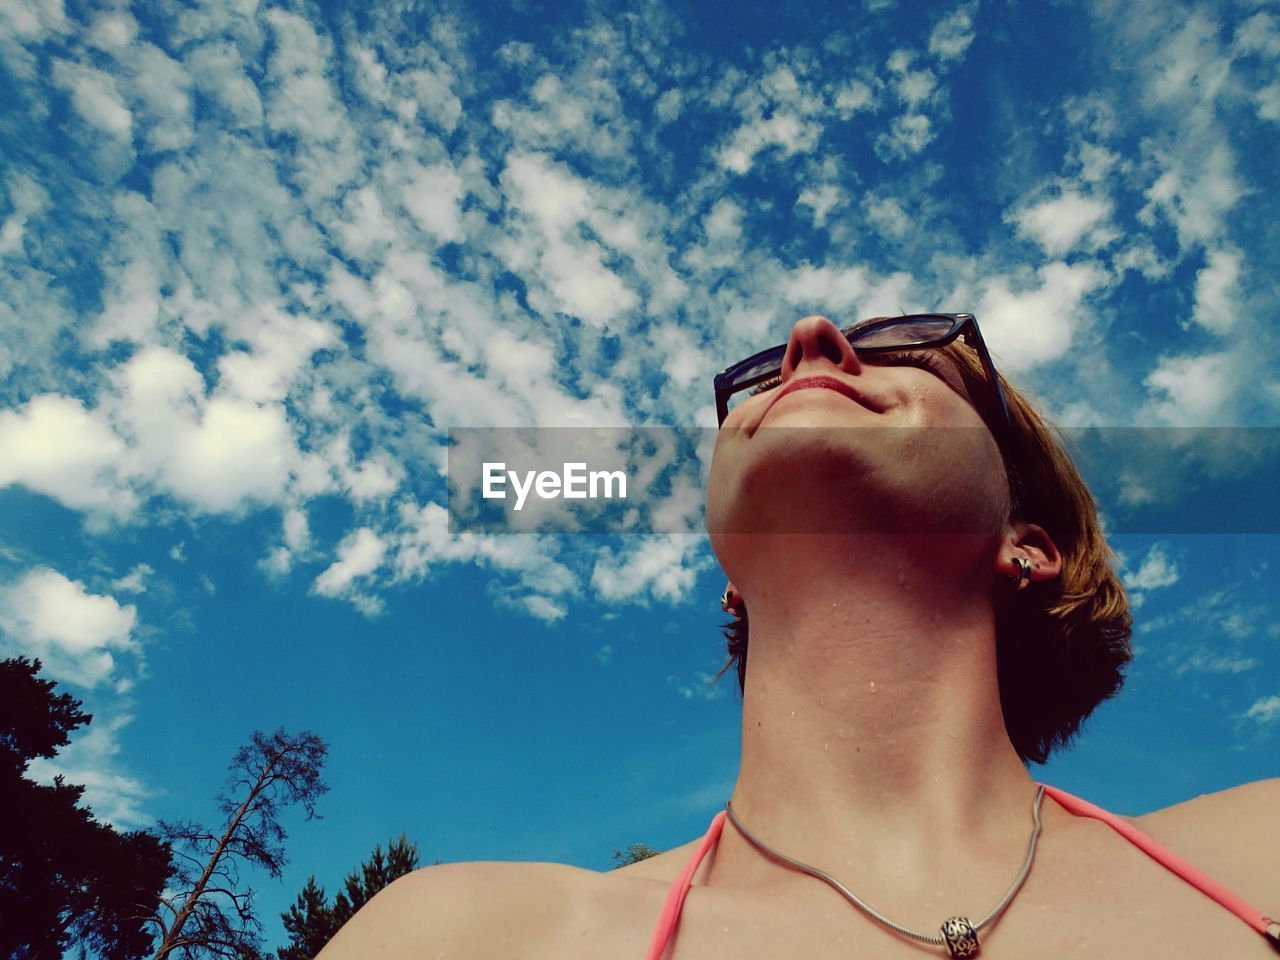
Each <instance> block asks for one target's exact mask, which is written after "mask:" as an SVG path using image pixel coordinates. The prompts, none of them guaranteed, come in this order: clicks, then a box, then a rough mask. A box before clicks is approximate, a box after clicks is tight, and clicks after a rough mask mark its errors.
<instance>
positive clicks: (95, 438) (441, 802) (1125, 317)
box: [0, 0, 1280, 945]
mask: <svg viewBox="0 0 1280 960" xmlns="http://www.w3.org/2000/svg"><path fill="white" fill-rule="evenodd" d="M73 6H74V9H71V8H68V7H64V5H63V3H62V2H61V0H0V80H2V82H3V84H4V89H5V91H6V94H5V97H4V98H3V101H2V102H0V145H2V146H0V149H2V150H3V165H2V167H0V652H2V653H3V654H5V655H12V654H13V653H24V654H27V655H32V656H40V657H41V658H42V659H43V660H44V661H45V664H46V671H47V672H48V674H49V675H51V676H53V677H55V678H57V679H58V680H59V681H60V682H61V683H62V684H63V685H64V686H65V688H66V689H67V690H69V691H71V692H73V693H74V694H75V695H76V696H78V697H81V698H82V699H84V700H85V701H86V703H87V704H88V706H89V707H90V708H91V709H92V711H93V713H94V717H95V719H94V722H93V724H92V726H91V727H90V728H88V730H87V731H86V732H85V734H84V735H82V736H81V737H80V738H79V739H78V740H77V741H76V742H75V743H74V744H73V746H72V747H71V748H70V749H68V750H67V751H65V752H64V754H63V756H62V757H61V758H60V759H59V761H58V762H57V764H56V765H53V764H45V765H43V766H41V767H40V768H39V772H40V774H41V775H42V776H52V775H53V773H54V772H56V771H57V770H62V771H65V772H66V773H67V774H68V776H69V777H71V778H72V779H73V780H74V781H75V782H81V783H85V784H87V785H88V787H89V792H88V797H89V799H90V800H91V801H92V803H93V805H94V809H95V810H96V811H97V812H98V813H99V814H100V815H101V816H103V817H106V818H109V819H110V820H112V821H113V822H115V823H117V824H120V825H121V826H127V827H134V826H142V825H146V824H148V823H151V822H153V820H154V819H155V818H157V817H179V816H181V817H201V816H209V815H211V814H212V806H211V800H212V795H213V793H214V792H215V791H216V789H217V787H218V785H219V783H220V781H221V777H222V772H223V769H224V766H225V763H226V762H227V760H228V759H229V758H230V756H231V754H232V753H233V752H234V750H235V748H236V746H237V745H238V744H239V743H241V742H243V741H244V740H245V739H246V738H247V737H248V735H249V733H250V732H251V731H252V730H253V729H254V728H255V727H261V728H266V729H274V728H275V727H276V726H278V725H280V724H284V725H286V726H289V727H291V728H294V729H298V728H302V727H308V728H311V729H314V730H315V731H316V732H317V733H319V734H321V735H322V736H324V737H325V738H326V739H328V740H329V741H330V742H331V744H332V745H333V755H332V760H331V763H330V768H329V780H330V782H331V784H332V786H333V791H332V793H331V794H330V795H329V796H328V797H326V799H325V800H324V801H323V803H322V805H321V812H322V813H323V814H324V816H325V820H324V821H322V822H320V823H311V824H298V825H296V827H295V829H294V837H293V844H292V848H291V849H292V851H293V856H294V864H293V866H292V867H291V868H290V871H289V872H288V874H287V875H286V878H285V882H284V883H282V884H274V883H268V884H266V885H264V887H263V894H262V901H261V902H262V905H263V909H264V912H265V913H267V914H268V920H269V921H270V920H271V917H272V915H273V914H274V913H276V912H278V911H279V910H280V909H282V908H283V907H284V906H285V905H286V904H287V902H289V901H290V900H291V899H292V897H293V895H294V893H296V891H297V890H298V888H299V887H300V886H301V883H302V881H303V880H304V879H305V877H306V875H307V874H308V873H312V872H315V873H317V874H318V875H319V876H320V879H321V881H322V882H324V883H326V884H328V885H329V886H330V887H331V888H332V886H333V884H335V883H336V881H337V880H338V878H339V877H340V875H341V874H342V873H343V872H345V870H347V869H348V868H350V867H351V866H353V865H354V864H355V863H356V862H357V861H358V860H359V859H361V858H362V857H363V856H364V855H365V854H366V853H367V852H368V851H369V849H370V848H371V847H372V846H373V844H374V843H375V842H377V841H385V840H386V839H388V838H389V837H392V836H395V835H398V834H399V833H400V832H401V831H407V832H408V833H409V834H410V835H411V836H412V837H413V838H415V839H417V840H418V841H419V843H420V844H421V845H422V847H423V852H424V856H425V857H426V859H427V861H428V862H430V861H431V860H433V859H437V858H440V859H445V860H452V859H555V860H563V861H566V862H571V863H576V864H579V865H581V866H587V867H591V868H593V869H603V868H604V867H606V866H607V865H608V862H609V854H610V852H611V851H612V850H613V849H615V848H620V847H624V846H626V845H628V844H630V843H632V842H635V841H638V840H644V841H647V842H649V843H652V844H655V845H658V846H671V845H675V844H677V843H682V842H685V841H686V840H688V839H691V838H692V837H693V836H694V835H695V834H696V833H698V832H700V831H701V830H702V829H703V828H704V827H705V824H706V822H707V820H708V819H709V818H710V816H711V815H712V814H713V813H714V812H715V810H716V809H717V807H718V806H719V805H720V804H722V803H723V800H724V799H725V798H726V796H727V795H728V791H729V789H730V787H731V785H732V781H733V777H734V774H735V772H736V750H737V729H736V720H737V711H738V701H737V698H736V693H734V692H733V691H732V690H730V689H728V684H727V683H725V684H721V685H720V686H716V687H710V686H708V685H707V683H706V680H707V678H708V676H709V675H710V674H712V673H714V672H715V670H716V669H717V668H718V667H719V665H720V663H721V662H722V660H723V644H722V642H721V640H720V638H719V634H718V629H717V628H718V625H719V623H720V622H721V619H722V617H721V614H720V611H719V608H718V603H717V597H718V595H719V592H720V590H721V589H722V587H723V577H722V576H720V575H718V570H717V567H716V563H715V559H714V556H713V555H712V554H711V552H710V549H709V547H708V545H707V542H706V539H705V537H701V536H693V535H688V536H682V535H678V534H667V535H655V536H650V537H643V536H620V537H612V538H610V537H599V536H578V537H574V536H535V535H528V534H525V535H512V536H494V537H483V536H471V535H459V534H456V533H451V532H450V530H449V527H448V524H447V522H446V513H445V503H446V486H445V480H444V474H443V470H444V465H445V445H444V443H445V439H446V431H447V430H448V429H449V428H450V427H521V426H543V427H554V426H565V425H573V426H625V425H678V426H701V427H714V426H715V410H714V404H713V396H712V391H711V377H712V376H713V375H714V373H715V372H717V371H718V370H720V369H721V368H723V367H725V366H727V365H728V364H729V363H730V362H732V361H734V360H737V359H739V358H741V357H742V356H745V355H747V354H749V353H752V352H754V351H756V350H758V349H762V348H764V347H767V346H770V345H772V344H774V343H777V342H780V341H781V340H783V339H785V337H786V334H787V331H788V329H789V326H790V324H791V323H792V322H793V321H794V320H795V319H796V318H798V317H800V316H803V315H804V314H806V313H810V312H822V313H826V314H827V315H829V316H832V317H833V318H836V319H838V320H841V321H848V320H853V319H856V318H859V317H866V316H874V315H878V314H890V313H898V312H902V311H917V310H939V309H940V310H951V311H970V312H973V313H975V314H976V315H977V317H978V318H979V321H980V322H981V324H982V329H983V332H984V334H985V336H986V339H987V341H988V343H989V345H990V346H991V348H992V350H993V352H994V354H995V356H996V359H997V363H998V364H999V365H1000V367H1001V369H1002V370H1003V371H1004V372H1005V373H1006V375H1007V376H1008V377H1009V378H1010V379H1011V380H1013V381H1014V382H1015V383H1017V384H1019V385H1020V386H1022V387H1023V388H1024V389H1025V390H1027V391H1028V392H1029V393H1030V394H1031V395H1032V396H1034V397H1035V398H1036V399H1037V400H1038V401H1039V402H1040V403H1041V404H1042V405H1043V406H1044V408H1045V409H1046V410H1047V411H1048V412H1049V413H1050V415H1051V416H1053V417H1054V418H1056V419H1057V421H1058V422H1059V423H1061V424H1063V425H1064V426H1068V427H1089V426H1105V427H1151V428H1157V427H1158V428H1165V427H1215V428H1226V427H1250V428H1274V427H1275V426H1276V425H1277V423H1280V379H1278V377H1277V374H1276V370H1277V369H1280V364H1278V362H1277V361H1278V360H1280V336H1278V335H1277V326H1276V324H1275V323H1274V320H1275V318H1276V317H1277V299H1278V296H1277V284H1276V277H1277V258H1278V254H1277V250H1280V199H1278V198H1280V182H1278V181H1280V173H1278V171H1280V163H1277V159H1278V157H1277V149H1276V144H1277V142H1278V139H1277V135H1278V134H1280V82H1277V81H1276V79H1275V78H1276V76H1278V75H1280V6H1277V4H1276V3H1275V2H1267V0H1235V2H1231V0H1226V2H1221V3H1193V4H1181V5H1178V4H1175V5H1174V6H1172V7H1171V6H1170V3H1169V2H1163V0H1162V2H1159V3H1156V2H1154V0H1148V2H1136V3H1120V2H1111V0H1097V2H1094V3H1077V4H1041V3H1026V2H1022V3H1017V2H1012V0H973V2H964V3H959V4H956V3H936V4H919V3H913V4H906V3H898V2H896V0H862V3H861V4H859V3H856V2H855V3H845V4H812V5H810V6H809V7H808V8H807V9H806V12H805V14H804V15H802V16H801V15H796V14H795V12H794V11H791V12H781V11H782V8H781V7H780V6H779V5H776V4H771V3H752V4H748V5H746V6H743V7H737V8H735V11H736V12H735V14H734V19H732V20H726V19H725V14H724V10H725V7H724V5H723V4H710V3H701V4H699V3H690V2H669V3H662V2H657V0H654V2H643V0H639V2H636V3H632V4H609V3H605V2H600V3H589V4H563V3H549V2H546V3H539V2H536V0H513V2H509V3H500V2H485V3H473V4H448V3H440V4H421V3H406V4H394V5H390V4H319V5H317V4H304V3H295V4H284V5H274V4H270V3H261V4H259V3H255V2H253V0H233V2H228V0H217V2H214V0H207V2H205V3H203V4H201V3H199V2H192V3H172V2H169V0H158V2H153V3H148V4H145V5H144V4H138V5H129V4H127V3H117V4H106V3H103V4H94V5H73ZM788 9H790V8H788ZM1115 545H1116V547H1117V549H1118V550H1119V551H1120V552H1121V554H1122V555H1123V558H1124V565H1125V577H1126V582H1127V583H1128V585H1129V587H1130V588H1131V590H1132V591H1133V594H1134V601H1135V605H1136V607H1137V609H1136V617H1137V625H1136V630H1135V642H1136V643H1137V645H1138V655H1137V658H1136V661H1135V664H1134V667H1133V669H1132V671H1131V675H1130V683H1129V686H1128V688H1127V690H1126V692H1125V693H1124V695H1122V697H1121V698H1120V699H1119V700H1117V701H1115V702H1114V703H1111V704H1107V705H1105V706H1104V708H1103V709H1102V710H1101V711H1100V712H1099V713H1098V715H1097V717H1096V719H1095V722H1094V723H1093V724H1092V726H1091V727H1090V729H1089V733H1088V734H1087V735H1086V736H1085V737H1084V738H1083V739H1082V740H1081V742H1080V745H1079V746H1078V747H1077V749H1076V750H1075V751H1073V752H1071V753H1069V754H1065V755H1064V756H1062V757H1061V758H1060V759H1057V760H1055V761H1054V762H1053V763H1052V764H1050V766H1049V767H1048V768H1047V769H1044V770H1037V771H1036V773H1037V776H1040V777H1041V779H1045V780H1046V781H1048V782H1052V783H1056V784H1058V785H1060V786H1062V787H1064V788H1065V789H1068V790H1071V791H1073V792H1076V793H1080V794H1083V795H1085V796H1087V797H1089V798H1090V799H1093V800H1095V801H1096V802H1099V803H1102V804H1103V805H1104V806H1112V807H1115V808H1117V809H1119V810H1120V811H1121V812H1125V813H1140V812H1144V811H1145V810H1149V809H1153V808H1155V807H1158V806H1163V805H1166V804H1168V803H1171V802H1174V801H1176V800H1181V799H1185V798H1187V797H1190V796H1194V795H1195V794H1197V793H1201V792H1206V791H1209V790H1216V789H1221V788H1223V787H1227V786H1232V785H1235V784H1237V783H1239V782H1242V781H1244V780H1248V779H1256V778H1259V777H1262V776H1266V775H1273V774H1274V773H1275V772H1276V765H1277V764H1276V761H1277V759H1280V749H1278V747H1280V741H1278V740H1277V737H1276V733H1277V730H1278V729H1280V684H1278V683H1277V682H1276V680H1275V679H1274V677H1275V676H1276V675H1277V667H1280V655H1278V654H1277V652H1276V651H1277V647H1278V646H1280V629H1278V628H1277V625H1276V624H1277V618H1276V609H1275V608H1276V602H1275V599H1274V598H1275V596H1276V580H1277V576H1276V574H1277V565H1278V564H1280V556H1278V555H1277V549H1276V538H1275V537H1274V536H1273V535H1261V534H1253V535H1246V534H1240V533H1230V534H1226V533H1223V534H1212V533H1209V534H1204V533H1202V534H1197V535H1194V536H1192V535H1187V534H1179V533H1177V532H1176V531H1173V532H1168V531H1166V532H1156V533H1151V534H1123V535H1117V536H1116V538H1115ZM268 937H269V941H270V942H269V945H274V941H271V938H272V937H277V938H278V926H276V925H275V924H274V923H269V927H268Z"/></svg>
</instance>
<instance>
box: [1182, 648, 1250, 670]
mask: <svg viewBox="0 0 1280 960" xmlns="http://www.w3.org/2000/svg"><path fill="white" fill-rule="evenodd" d="M1256 666H1258V660H1257V658H1255V657H1245V656H1241V655H1240V654H1237V653H1223V652H1221V651H1216V650H1207V649H1205V648H1203V647H1201V648H1199V649H1197V650H1196V651H1194V652H1193V653H1192V654H1191V655H1190V656H1189V657H1187V658H1186V659H1185V660H1183V661H1182V662H1181V663H1179V664H1178V665H1177V667H1176V668H1175V669H1174V673H1175V674H1176V675H1178V676H1182V675H1184V674H1187V673H1233V674H1234V673H1246V672H1248V671H1249V670H1252V669H1254V668H1255V667H1256Z"/></svg>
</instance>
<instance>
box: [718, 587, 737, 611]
mask: <svg viewBox="0 0 1280 960" xmlns="http://www.w3.org/2000/svg"><path fill="white" fill-rule="evenodd" d="M731 595H735V594H731V593H730V590H729V588H728V587H726V588H725V591H724V593H722V594H720V609H721V610H723V611H724V612H725V613H733V604H732V603H731V602H730V601H729V597H730V596H731ZM735 596H736V595H735Z"/></svg>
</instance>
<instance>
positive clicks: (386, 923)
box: [319, 861, 664, 960]
mask: <svg viewBox="0 0 1280 960" xmlns="http://www.w3.org/2000/svg"><path fill="white" fill-rule="evenodd" d="M613 873H614V874H620V873H622V871H614V872H613ZM663 892H664V889H663V888H662V886H661V885H660V884H658V883H655V882H654V881H652V880H645V879H643V878H640V877H635V876H629V877H622V876H613V875H611V874H602V873H596V872H594V871H591V870H584V869H581V868H578V867H572V866H568V865H566V864H560V863H508V862H496V861H476V862H469V863H450V864H439V865H437V866H433V867H426V868H424V869H422V870H416V871H414V872H413V873H411V874H408V875H407V876H404V877H401V878H400V879H399V880H396V881H395V882H394V883H392V884H390V885H389V886H387V887H386V889H384V890H382V891H381V892H380V893H379V894H378V895H377V896H376V897H374V898H373V899H372V900H370V901H369V902H368V903H367V904H366V905H365V906H364V907H363V908H362V909H361V910H360V911H359V912H358V913H357V914H356V915H355V916H354V917H352V918H351V920H350V921H349V922H348V923H347V924H346V925H345V926H344V927H343V928H342V929H341V930H339V931H338V933H337V935H336V936H335V937H334V938H333V939H332V940H331V941H330V942H329V944H328V946H326V947H325V948H324V950H323V951H322V952H321V953H320V956H319V960H366V958H367V960H407V958H413V960H467V958H472V957H498V956H500V957H511V958H524V960H539V958H543V957H557V958H563V957H570V956H589V955H591V954H592V953H593V951H596V950H598V948H599V947H600V946H601V945H603V944H605V943H608V942H609V940H610V937H611V936H612V938H613V940H615V941H617V939H618V936H619V935H621V937H622V941H623V942H625V943H626V944H627V946H632V945H634V944H637V943H638V944H641V948H640V949H639V950H638V951H635V950H633V951H632V953H633V955H634V954H639V955H642V954H643V942H644V939H645V936H646V934H647V925H648V924H649V923H650V922H651V919H650V918H648V916H647V914H648V913H650V912H652V913H653V915H654V916H655V917H656V916H657V912H658V909H659V908H660V906H661V895H662V894H663ZM606 952H607V951H606ZM596 955H597V956H601V955H604V953H596Z"/></svg>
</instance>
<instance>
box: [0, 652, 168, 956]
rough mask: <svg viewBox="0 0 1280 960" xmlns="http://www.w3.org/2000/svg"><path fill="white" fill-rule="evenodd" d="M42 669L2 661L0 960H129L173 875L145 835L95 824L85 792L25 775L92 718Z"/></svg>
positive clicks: (142, 949)
mask: <svg viewBox="0 0 1280 960" xmlns="http://www.w3.org/2000/svg"><path fill="white" fill-rule="evenodd" d="M40 667H41V663H40V661H39V660H28V659H27V658H25V657H17V658H14V659H9V660H2V661H0V810H3V811H4V815H3V816H2V817H0V918H2V921H0V956H2V957H10V958H16V960H43V958H49V960H56V958H59V957H61V956H63V954H64V952H66V951H69V950H71V949H73V948H74V947H76V946H79V948H80V952H82V953H85V952H88V951H89V950H92V951H93V953H94V955H95V956H98V957H100V958H102V960H136V958H140V957H144V956H146V955H147V954H148V953H150V950H151V941H152V938H151V934H150V932H149V931H148V929H147V917H148V915H149V914H150V913H151V912H152V911H154V910H155V908H156V905H157V903H158V901H159V899H160V893H161V890H162V889H163V887H164V883H165V878H166V877H167V876H168V875H169V873H170V856H169V850H168V848H167V847H166V845H165V844H164V843H163V842H161V840H160V839H159V838H157V837H155V836H153V835H152V834H149V833H145V832H142V831H134V832H129V833H121V832H118V831H116V830H115V829H114V828H113V827H111V826H109V825H108V824H105V823H100V822H99V821H97V820H95V819H94V817H93V813H92V811H91V810H89V809H88V808H87V807H85V806H84V805H83V804H82V803H81V800H82V798H83V795H84V787H81V786H77V785H74V784H69V783H66V782H64V780H63V779H62V778H61V777H56V778H55V779H54V782H53V784H52V785H50V784H41V783H36V782H35V781H33V780H30V779H28V778H27V777H26V776H25V774H26V772H27V767H28V765H29V764H30V762H31V760H33V759H35V758H36V757H45V758H52V757H53V756H55V755H56V754H57V751H58V749H59V748H61V747H63V746H65V745H66V744H67V743H68V742H70V735H71V733H72V731H74V730H76V729H78V728H79V727H83V726H85V725H87V724H88V723H89V722H90V721H91V720H92V719H93V718H92V717H91V716H90V715H89V714H87V713H84V712H83V711H82V710H81V709H80V707H81V704H80V702H79V701H78V700H75V699H74V698H72V697H71V696H70V695H68V694H55V693H54V688H55V686H56V684H54V683H53V682H52V681H49V680H44V679H41V678H40V677H39V672H40Z"/></svg>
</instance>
